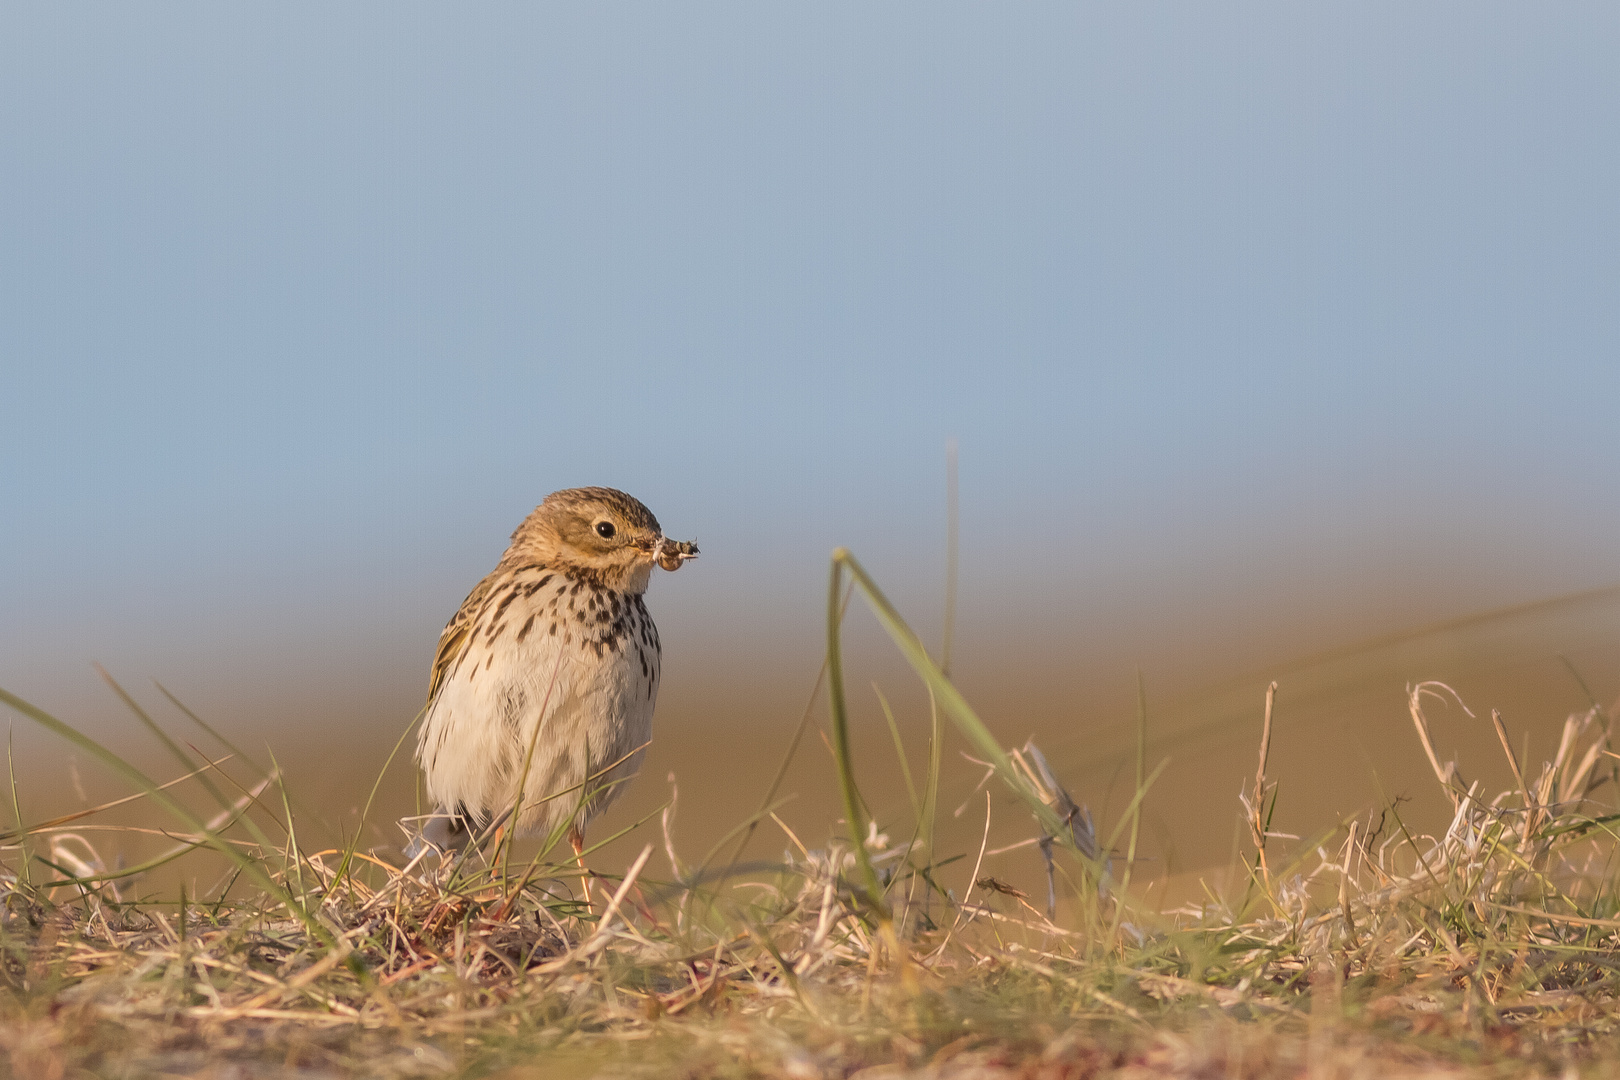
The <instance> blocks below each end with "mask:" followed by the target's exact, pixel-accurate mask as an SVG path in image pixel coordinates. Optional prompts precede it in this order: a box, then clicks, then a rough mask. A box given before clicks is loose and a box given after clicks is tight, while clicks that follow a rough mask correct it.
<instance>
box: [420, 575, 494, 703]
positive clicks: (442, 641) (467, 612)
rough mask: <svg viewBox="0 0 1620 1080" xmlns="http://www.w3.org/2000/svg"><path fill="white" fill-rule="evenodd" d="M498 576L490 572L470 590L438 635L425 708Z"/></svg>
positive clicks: (462, 647)
mask: <svg viewBox="0 0 1620 1080" xmlns="http://www.w3.org/2000/svg"><path fill="white" fill-rule="evenodd" d="M499 573H500V571H499V570H495V571H492V572H491V573H490V574H489V576H487V577H486V578H484V580H483V581H480V582H479V583H478V584H477V585H475V586H473V591H472V592H470V593H468V594H467V599H465V600H463V601H462V602H461V607H460V609H459V610H457V612H456V613H455V615H454V616H452V617H451V619H450V621H449V622H448V623H446V624H445V626H444V632H443V633H442V634H440V635H439V651H438V652H437V653H436V654H434V657H433V677H432V679H430V680H429V682H428V696H427V699H428V704H430V705H431V704H432V703H433V699H434V698H436V697H438V696H439V687H440V686H442V685H443V684H444V677H445V676H446V675H448V674H449V673H450V669H451V668H453V667H455V665H456V661H457V660H458V659H459V658H460V657H461V653H462V650H463V649H464V648H465V647H466V645H467V642H468V641H469V640H470V639H471V637H472V630H473V623H474V622H475V621H476V620H477V618H478V612H479V610H480V609H481V608H482V607H483V606H484V599H485V598H486V597H487V596H489V591H490V590H491V589H493V588H494V587H495V578H496V576H497V575H498V574H499Z"/></svg>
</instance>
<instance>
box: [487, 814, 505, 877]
mask: <svg viewBox="0 0 1620 1080" xmlns="http://www.w3.org/2000/svg"><path fill="white" fill-rule="evenodd" d="M504 839H506V822H504V821H503V822H501V823H500V824H499V825H497V826H495V836H494V838H493V839H491V841H490V845H491V847H492V849H493V850H494V852H495V862H494V865H493V866H492V867H491V868H490V875H491V876H492V877H493V876H494V875H495V870H496V869H501V870H502V871H503V872H504V869H505V866H506V852H505V851H503V850H501V841H502V840H504Z"/></svg>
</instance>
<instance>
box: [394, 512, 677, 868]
mask: <svg viewBox="0 0 1620 1080" xmlns="http://www.w3.org/2000/svg"><path fill="white" fill-rule="evenodd" d="M697 555H698V548H697V544H696V543H695V542H693V541H676V540H670V539H667V538H666V537H665V536H664V532H663V529H662V527H661V526H660V525H659V524H658V519H657V518H656V517H654V516H653V513H652V511H651V510H648V509H647V507H646V506H644V505H643V504H642V503H641V502H640V501H639V500H637V499H635V498H633V497H631V496H629V495H627V494H625V493H624V492H622V491H618V490H616V489H614V488H606V487H582V488H569V489H567V490H564V491H556V492H553V493H552V494H550V495H548V496H546V498H545V500H544V501H543V502H541V503H540V505H539V506H537V507H536V508H535V509H534V511H533V512H532V513H531V514H529V516H528V517H527V518H525V519H524V521H523V523H522V524H521V525H519V526H518V527H517V530H516V531H515V532H513V533H512V541H511V544H510V545H509V546H508V547H507V549H506V552H505V554H503V555H502V556H501V559H500V562H499V563H497V564H496V566H495V569H494V570H492V571H490V573H489V574H488V575H487V576H485V578H484V579H483V580H482V581H480V582H479V583H478V584H477V585H476V586H474V588H473V590H472V592H470V593H468V594H467V598H466V600H464V601H462V604H461V607H460V608H459V609H458V610H457V611H456V613H455V615H454V616H453V617H452V618H451V619H450V621H449V623H448V624H446V625H445V628H444V631H443V633H441V634H440V635H439V645H438V649H437V651H436V652H435V654H434V658H433V668H432V673H431V677H430V679H429V684H428V699H427V706H426V708H425V710H424V714H423V719H422V724H421V727H420V729H419V732H418V737H417V745H416V759H417V762H418V764H419V765H420V767H421V769H422V775H423V779H424V781H425V787H426V789H427V794H428V796H429V798H430V799H431V800H432V801H433V803H434V804H435V809H434V812H433V813H432V814H431V815H429V816H428V817H427V819H426V823H425V824H423V825H422V826H421V827H420V832H419V835H418V836H417V837H416V839H414V840H413V841H412V844H411V847H410V848H408V849H407V855H409V856H411V857H416V856H417V855H419V854H420V853H421V852H422V851H423V850H424V844H425V845H428V846H430V847H431V848H433V849H437V850H438V851H439V852H441V853H443V854H447V855H448V854H450V853H454V852H459V851H460V850H462V849H463V848H465V847H466V846H467V844H468V843H469V842H470V841H471V840H472V839H473V838H474V837H477V836H480V835H482V834H484V833H486V832H489V831H491V830H492V827H493V828H494V829H495V830H504V829H508V828H509V829H512V830H514V831H515V833H516V834H517V835H519V836H534V835H539V836H543V837H548V838H550V839H551V840H552V841H553V842H554V841H555V839H556V838H557V837H558V835H559V833H562V832H566V835H567V837H568V841H569V843H570V845H571V846H572V847H573V849H574V855H575V857H576V859H578V858H580V856H581V852H582V851H583V850H584V837H585V827H586V825H587V824H589V822H590V821H591V819H592V818H594V817H596V816H597V815H598V814H600V813H601V812H602V811H603V810H604V809H606V808H607V806H608V804H609V803H611V802H613V800H614V799H615V798H616V797H617V796H618V795H619V793H620V792H621V791H622V790H623V788H624V786H625V783H626V782H627V781H628V780H629V779H630V778H631V777H632V776H634V775H635V773H636V771H637V769H638V768H639V767H640V764H641V759H642V756H643V754H644V753H645V751H646V748H647V745H648V742H649V741H650V739H651V735H652V716H653V708H654V706H655V705H656V703H657V700H658V681H659V675H660V672H661V667H662V661H663V649H662V646H661V645H660V643H659V639H658V629H657V627H656V626H654V625H653V620H652V616H651V615H650V614H649V613H648V611H647V607H646V604H645V602H644V601H643V599H642V596H643V594H644V593H646V591H647V586H648V584H649V581H650V579H651V577H652V571H653V568H654V567H655V566H658V567H662V568H663V569H665V570H670V571H673V570H678V569H680V568H681V566H682V565H684V564H685V563H686V562H687V561H689V560H691V559H695V558H697ZM581 865H583V863H582V864H581Z"/></svg>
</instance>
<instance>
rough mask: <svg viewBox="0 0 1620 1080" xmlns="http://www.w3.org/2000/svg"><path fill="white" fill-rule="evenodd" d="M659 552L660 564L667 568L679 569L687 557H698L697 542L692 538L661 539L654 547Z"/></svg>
mask: <svg viewBox="0 0 1620 1080" xmlns="http://www.w3.org/2000/svg"><path fill="white" fill-rule="evenodd" d="M654 550H655V551H657V553H658V565H659V566H662V567H663V568H664V569H665V570H679V569H680V568H681V564H682V563H684V562H685V561H686V560H687V559H695V558H697V557H698V547H697V543H696V542H695V541H692V540H667V539H662V538H661V539H660V540H659V543H658V545H657V547H656V548H655V549H654Z"/></svg>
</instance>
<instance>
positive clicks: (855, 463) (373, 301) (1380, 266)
mask: <svg viewBox="0 0 1620 1080" xmlns="http://www.w3.org/2000/svg"><path fill="white" fill-rule="evenodd" d="M1617 61H1620V11H1617V10H1616V9H1615V8H1614V7H1613V6H1612V5H1602V4H1588V5H1581V4H1568V5H1559V6H1558V7H1556V8H1547V7H1537V6H1531V5H1500V4H1475V3H1470V4H1442V3H1436V4H1425V5H1416V6H1414V5H1408V4H1393V3H1391V4H1367V3H1355V4H1337V5H1328V4H1318V5H1292V4H1273V5H1265V4H1251V5H1244V4H1230V5H1185V4H1153V3H1144V4H1135V3H1133V4H1109V5H1091V4H1071V3H1062V4H1024V5H1018V6H1016V7H1010V6H1005V5H994V6H991V5H975V4H932V3H930V4H906V3H893V4H883V5H869V4H847V5H840V4H817V5H802V6H790V5H776V4H772V5H757V4H679V5H644V6H603V5H590V6H581V5H535V4H522V5H515V4H514V5H480V6H479V7H478V8H477V9H476V10H472V9H468V8H466V7H464V6H449V5H445V6H428V5H399V4H388V5H381V4H350V5H342V6H339V7H336V8H334V7H332V6H330V5H302V6H300V5H277V6H275V7H274V8H261V9H251V10H248V9H242V8H239V7H218V6H214V5H201V4H196V5H185V4H175V5H165V6H163V7H161V8H148V7H134V6H120V7H106V6H95V5H72V4H53V5H45V6H39V5H22V4H8V5H5V6H4V7H0V194H3V197H0V402H3V404H4V410H5V415H6V423H5V424H4V425H3V427H0V491H3V493H4V494H3V503H0V505H3V506H4V511H3V521H4V527H3V528H0V564H3V565H4V566H5V568H6V569H5V572H4V574H3V575H0V646H3V649H0V685H7V686H11V687H15V688H18V689H19V690H26V691H28V692H31V693H33V694H36V695H42V696H45V697H47V698H49V697H51V696H52V695H61V696H66V695H69V694H70V691H69V689H68V688H69V687H70V686H77V685H79V684H80V683H83V682H85V681H86V680H88V678H89V676H88V675H87V668H86V666H85V664H86V661H87V660H89V659H101V660H104V661H107V662H110V663H114V664H115V665H122V666H123V667H124V668H125V669H128V668H134V669H135V670H134V672H133V674H136V675H141V674H147V673H154V674H156V673H161V672H163V671H168V670H172V669H174V668H176V667H181V668H185V667H186V665H188V664H195V665H197V667H198V673H197V678H199V679H203V678H205V675H204V674H203V673H202V669H205V668H207V667H208V666H209V665H212V664H216V663H218V662H220V658H221V657H222V656H223V655H225V654H226V653H232V652H233V650H234V654H236V655H235V659H233V660H232V661H231V664H230V665H227V669H228V670H229V671H234V672H236V673H237V674H238V675H241V676H242V677H244V678H245V677H246V674H245V673H247V672H250V671H255V672H257V674H256V675H255V677H256V678H259V679H261V680H263V682H264V683H265V684H274V683H276V682H277V681H278V680H280V679H281V678H283V676H285V675H286V674H287V673H290V672H297V674H298V677H299V678H316V677H317V676H318V675H319V674H320V673H319V672H314V673H312V671H311V665H315V666H319V665H320V664H322V663H326V664H328V665H330V670H328V671H326V673H325V676H323V677H326V678H328V679H331V680H340V679H341V674H340V671H341V666H340V665H339V663H338V659H334V657H336V658H341V657H342V656H343V655H344V649H346V648H349V649H358V650H362V651H364V650H368V649H369V650H371V651H372V652H373V653H376V654H378V655H381V656H383V657H384V659H382V660H378V661H376V663H377V665H378V666H377V668H376V671H377V672H384V673H387V674H379V675H377V678H378V679H380V680H384V681H386V680H387V679H391V678H393V675H392V673H394V672H396V671H399V672H409V673H411V674H410V678H412V679H414V678H415V675H416V673H417V669H418V668H422V667H424V666H425V663H426V655H425V649H427V648H428V647H430V646H431V641H432V639H433V637H434V635H435V634H436V632H437V629H438V626H439V625H441V624H442V620H443V619H444V618H445V617H446V616H447V615H448V614H449V612H450V611H451V610H453V609H454V606H455V604H456V603H457V602H458V601H459V598H460V596H461V595H462V593H463V592H464V591H465V590H466V588H467V587H468V586H470V585H471V584H472V582H473V581H475V580H476V579H477V577H478V576H479V575H480V574H481V573H483V572H484V570H485V569H487V567H488V566H489V565H492V564H493V561H494V559H495V557H496V556H497V555H498V554H499V551H500V548H501V547H502V546H503V544H504V540H505V536H506V534H507V533H508V532H509V531H510V530H511V528H512V527H513V526H514V525H515V524H516V522H517V521H518V520H519V519H520V518H521V517H522V516H523V514H524V513H525V512H527V510H528V509H529V508H530V507H532V506H533V505H534V504H535V503H536V502H537V501H538V500H539V499H540V498H541V497H542V496H543V495H545V494H546V493H547V492H548V491H550V490H552V489H554V488H557V487H562V486H572V485H576V484H585V483H605V484H611V485H614V486H619V487H623V488H625V489H627V490H629V491H631V492H633V493H635V494H637V495H638V496H640V497H641V498H643V499H644V500H645V501H646V502H648V503H649V504H650V505H652V507H653V509H654V510H655V511H656V512H657V513H658V514H659V516H660V518H661V519H662V521H663V522H664V524H665V526H666V528H667V529H668V530H669V531H670V532H671V533H672V534H674V535H679V536H689V535H695V536H696V537H697V538H698V539H699V541H700V542H701V543H702V545H703V548H704V552H705V559H704V560H703V561H702V562H701V563H700V564H698V566H697V567H695V568H694V570H695V571H696V573H689V574H683V575H682V577H681V578H680V579H678V580H671V581H670V582H668V583H665V582H660V585H659V588H660V589H662V590H664V592H665V594H666V598H665V599H664V601H663V602H664V603H665V604H666V610H668V611H669V612H670V613H671V615H670V617H671V618H672V619H674V620H675V622H676V623H677V624H678V625H684V626H686V627H687V628H688V632H689V633H690V634H693V635H697V634H704V633H709V634H711V635H712V634H715V633H719V634H720V636H721V637H723V638H724V640H727V641H731V642H734V643H735V642H746V641H750V640H763V638H762V637H761V635H765V636H766V637H768V631H769V629H770V627H771V626H773V625H774V624H775V623H776V622H780V621H782V620H784V619H788V618H790V617H795V618H796V617H798V615H799V614H800V613H807V616H806V617H807V618H809V619H812V620H813V618H814V614H815V611H816V608H817V606H818V605H819V603H820V599H819V597H820V589H821V587H822V586H821V581H822V577H823V574H824V572H825V557H826V553H827V551H828V550H830V548H831V547H832V546H833V545H835V544H838V543H848V544H851V545H852V546H854V547H855V548H856V550H857V551H859V552H863V553H865V554H867V556H868V558H869V560H870V561H871V562H872V563H873V565H874V567H875V568H876V569H877V570H878V571H879V573H880V576H882V577H884V578H885V580H889V581H892V582H894V583H895V586H896V591H897V593H898V594H899V595H900V596H901V597H902V598H903V599H909V600H915V601H916V603H917V604H918V605H921V604H924V603H927V604H930V605H931V604H933V603H934V600H933V599H932V597H933V596H934V595H935V594H937V591H938V581H939V579H940V574H941V569H940V558H941V553H942V549H943V540H942V533H943V447H944V444H945V442H946V440H947V439H948V438H953V437H954V438H957V439H959V440H960V445H961V454H962V473H961V475H962V506H963V551H964V562H963V574H964V581H965V586H964V587H965V589H966V590H967V591H966V592H965V594H964V596H965V598H966V600H967V601H968V602H967V603H965V606H964V614H963V617H964V619H965V620H969V621H971V620H973V619H979V620H981V621H982V622H983V623H984V624H985V625H986V626H990V625H992V624H994V623H995V620H997V619H1004V620H1013V621H1018V620H1022V619H1025V618H1030V619H1036V620H1045V621H1046V622H1047V623H1052V624H1065V623H1067V624H1072V625H1073V626H1074V627H1075V628H1076V630H1075V632H1076V633H1077V634H1078V633H1081V629H1080V628H1081V626H1082V624H1084V623H1085V622H1086V620H1087V617H1088V616H1087V613H1088V612H1096V611H1112V612H1116V613H1117V612H1120V611H1131V612H1134V614H1133V615H1132V616H1131V618H1130V619H1127V620H1126V623H1127V624H1128V626H1129V628H1130V629H1129V631H1128V633H1127V634H1126V637H1127V638H1128V639H1129V640H1127V642H1126V644H1125V645H1121V646H1120V648H1121V650H1122V653H1121V655H1124V653H1128V652H1129V651H1130V647H1131V646H1130V643H1131V642H1132V641H1136V640H1138V639H1139V640H1140V641H1142V642H1144V643H1150V642H1152V641H1153V640H1154V639H1155V638H1156V637H1157V636H1159V635H1160V634H1161V633H1162V631H1163V629H1164V627H1165V626H1166V625H1170V624H1175V625H1192V626H1194V627H1207V628H1208V629H1209V630H1210V631H1211V632H1213V631H1215V630H1216V629H1217V628H1218V627H1220V626H1221V625H1222V624H1223V622H1227V621H1230V619H1231V618H1233V617H1244V618H1247V617H1251V616H1257V614H1258V613H1259V612H1260V608H1258V607H1257V606H1256V604H1257V601H1254V600H1252V599H1245V597H1246V596H1247V595H1248V594H1249V593H1250V592H1251V590H1253V589H1254V588H1256V587H1257V586H1258V587H1260V588H1262V589H1263V590H1264V591H1265V592H1266V593H1267V595H1268V597H1269V599H1268V600H1267V604H1269V605H1271V606H1270V607H1266V608H1265V610H1266V611H1274V610H1277V609H1278V605H1281V610H1282V611H1283V613H1284V614H1285V615H1288V616H1289V617H1290V618H1294V619H1295V620H1296V621H1297V619H1298V618H1300V617H1303V615H1302V613H1304V612H1306V611H1307V610H1309V611H1310V612H1311V613H1312V614H1313V616H1314V617H1316V618H1318V621H1319V622H1322V623H1323V624H1324V625H1327V626H1329V627H1330V629H1327V630H1323V631H1322V632H1321V633H1320V634H1319V635H1318V639H1317V640H1316V641H1314V642H1313V643H1315V644H1326V643H1329V642H1331V641H1332V640H1333V639H1334V637H1335V634H1338V633H1342V634H1351V633H1357V632H1362V631H1371V630H1374V629H1382V628H1389V627H1387V626H1384V625H1383V624H1384V623H1390V622H1395V623H1399V622H1401V621H1403V620H1407V619H1413V618H1433V617H1441V616H1443V615H1446V614H1455V613H1457V612H1458V611H1459V610H1461V609H1470V608H1472V607H1478V606H1486V605H1489V604H1492V603H1499V602H1509V601H1513V600H1519V599H1529V598H1532V597H1534V596H1539V595H1545V594H1547V593H1550V592H1556V591H1563V590H1568V589H1575V588H1580V587H1583V586H1587V585H1598V584H1607V583H1609V582H1612V581H1614V580H1617V579H1620V549H1617V546H1616V544H1615V542H1614V538H1615V536H1616V526H1617V525H1620V508H1617V505H1616V498H1615V495H1616V492H1615V474H1616V465H1617V464H1620V462H1617V458H1620V454H1617V451H1616V448H1615V447H1616V442H1615V436H1614V422H1615V415H1616V406H1617V405H1620V362H1617V355H1616V347H1617V345H1620V195H1617V192H1620V140H1617V139H1616V137H1615V132H1616V131H1620V63H1617ZM700 575H701V580H699V578H700ZM1413 597H1417V598H1419V599H1416V600H1414V599H1412V598H1413ZM1425 598H1426V599H1425ZM1144 612H1146V613H1147V614H1144ZM1341 617H1342V619H1343V620H1344V621H1343V623H1342V626H1343V627H1344V629H1343V630H1342V632H1341V631H1335V630H1333V629H1331V627H1332V626H1333V625H1335V623H1334V620H1335V619H1338V618H1341ZM1189 620H1191V621H1190V623H1189ZM1200 620H1203V621H1200ZM722 621H723V623H724V627H723V631H715V630H714V629H713V628H714V627H715V625H716V624H717V623H718V622H722ZM807 625H808V624H807ZM243 627H250V628H252V629H251V633H249V631H247V630H240V633H242V634H246V635H247V636H242V637H236V636H232V634H231V633H226V632H225V631H226V629H227V628H238V629H239V628H243ZM706 627H707V628H708V629H707V630H706V629H705V628H706ZM311 628H315V629H311ZM233 632H234V631H233ZM987 632H988V631H987ZM1131 635H1135V637H1131ZM312 636H313V637H314V638H316V639H319V642H320V645H319V647H318V648H316V647H315V646H311V645H310V644H309V642H310V641H311V639H312ZM249 646H251V649H250V648H249ZM281 646H285V647H286V648H285V650H283V651H279V652H278V651H277V650H278V649H280V648H281ZM739 647H740V646H739ZM248 652H251V653H252V654H253V656H254V657H256V659H250V658H248V657H247V656H246V655H243V654H246V653H248ZM197 657H202V658H203V659H195V658H197ZM220 677H221V678H223V677H224V676H220ZM401 677H402V678H403V676H401ZM408 690H409V694H418V693H419V692H420V688H419V687H418V686H416V683H415V682H410V683H409V686H408ZM406 696H409V695H406Z"/></svg>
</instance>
